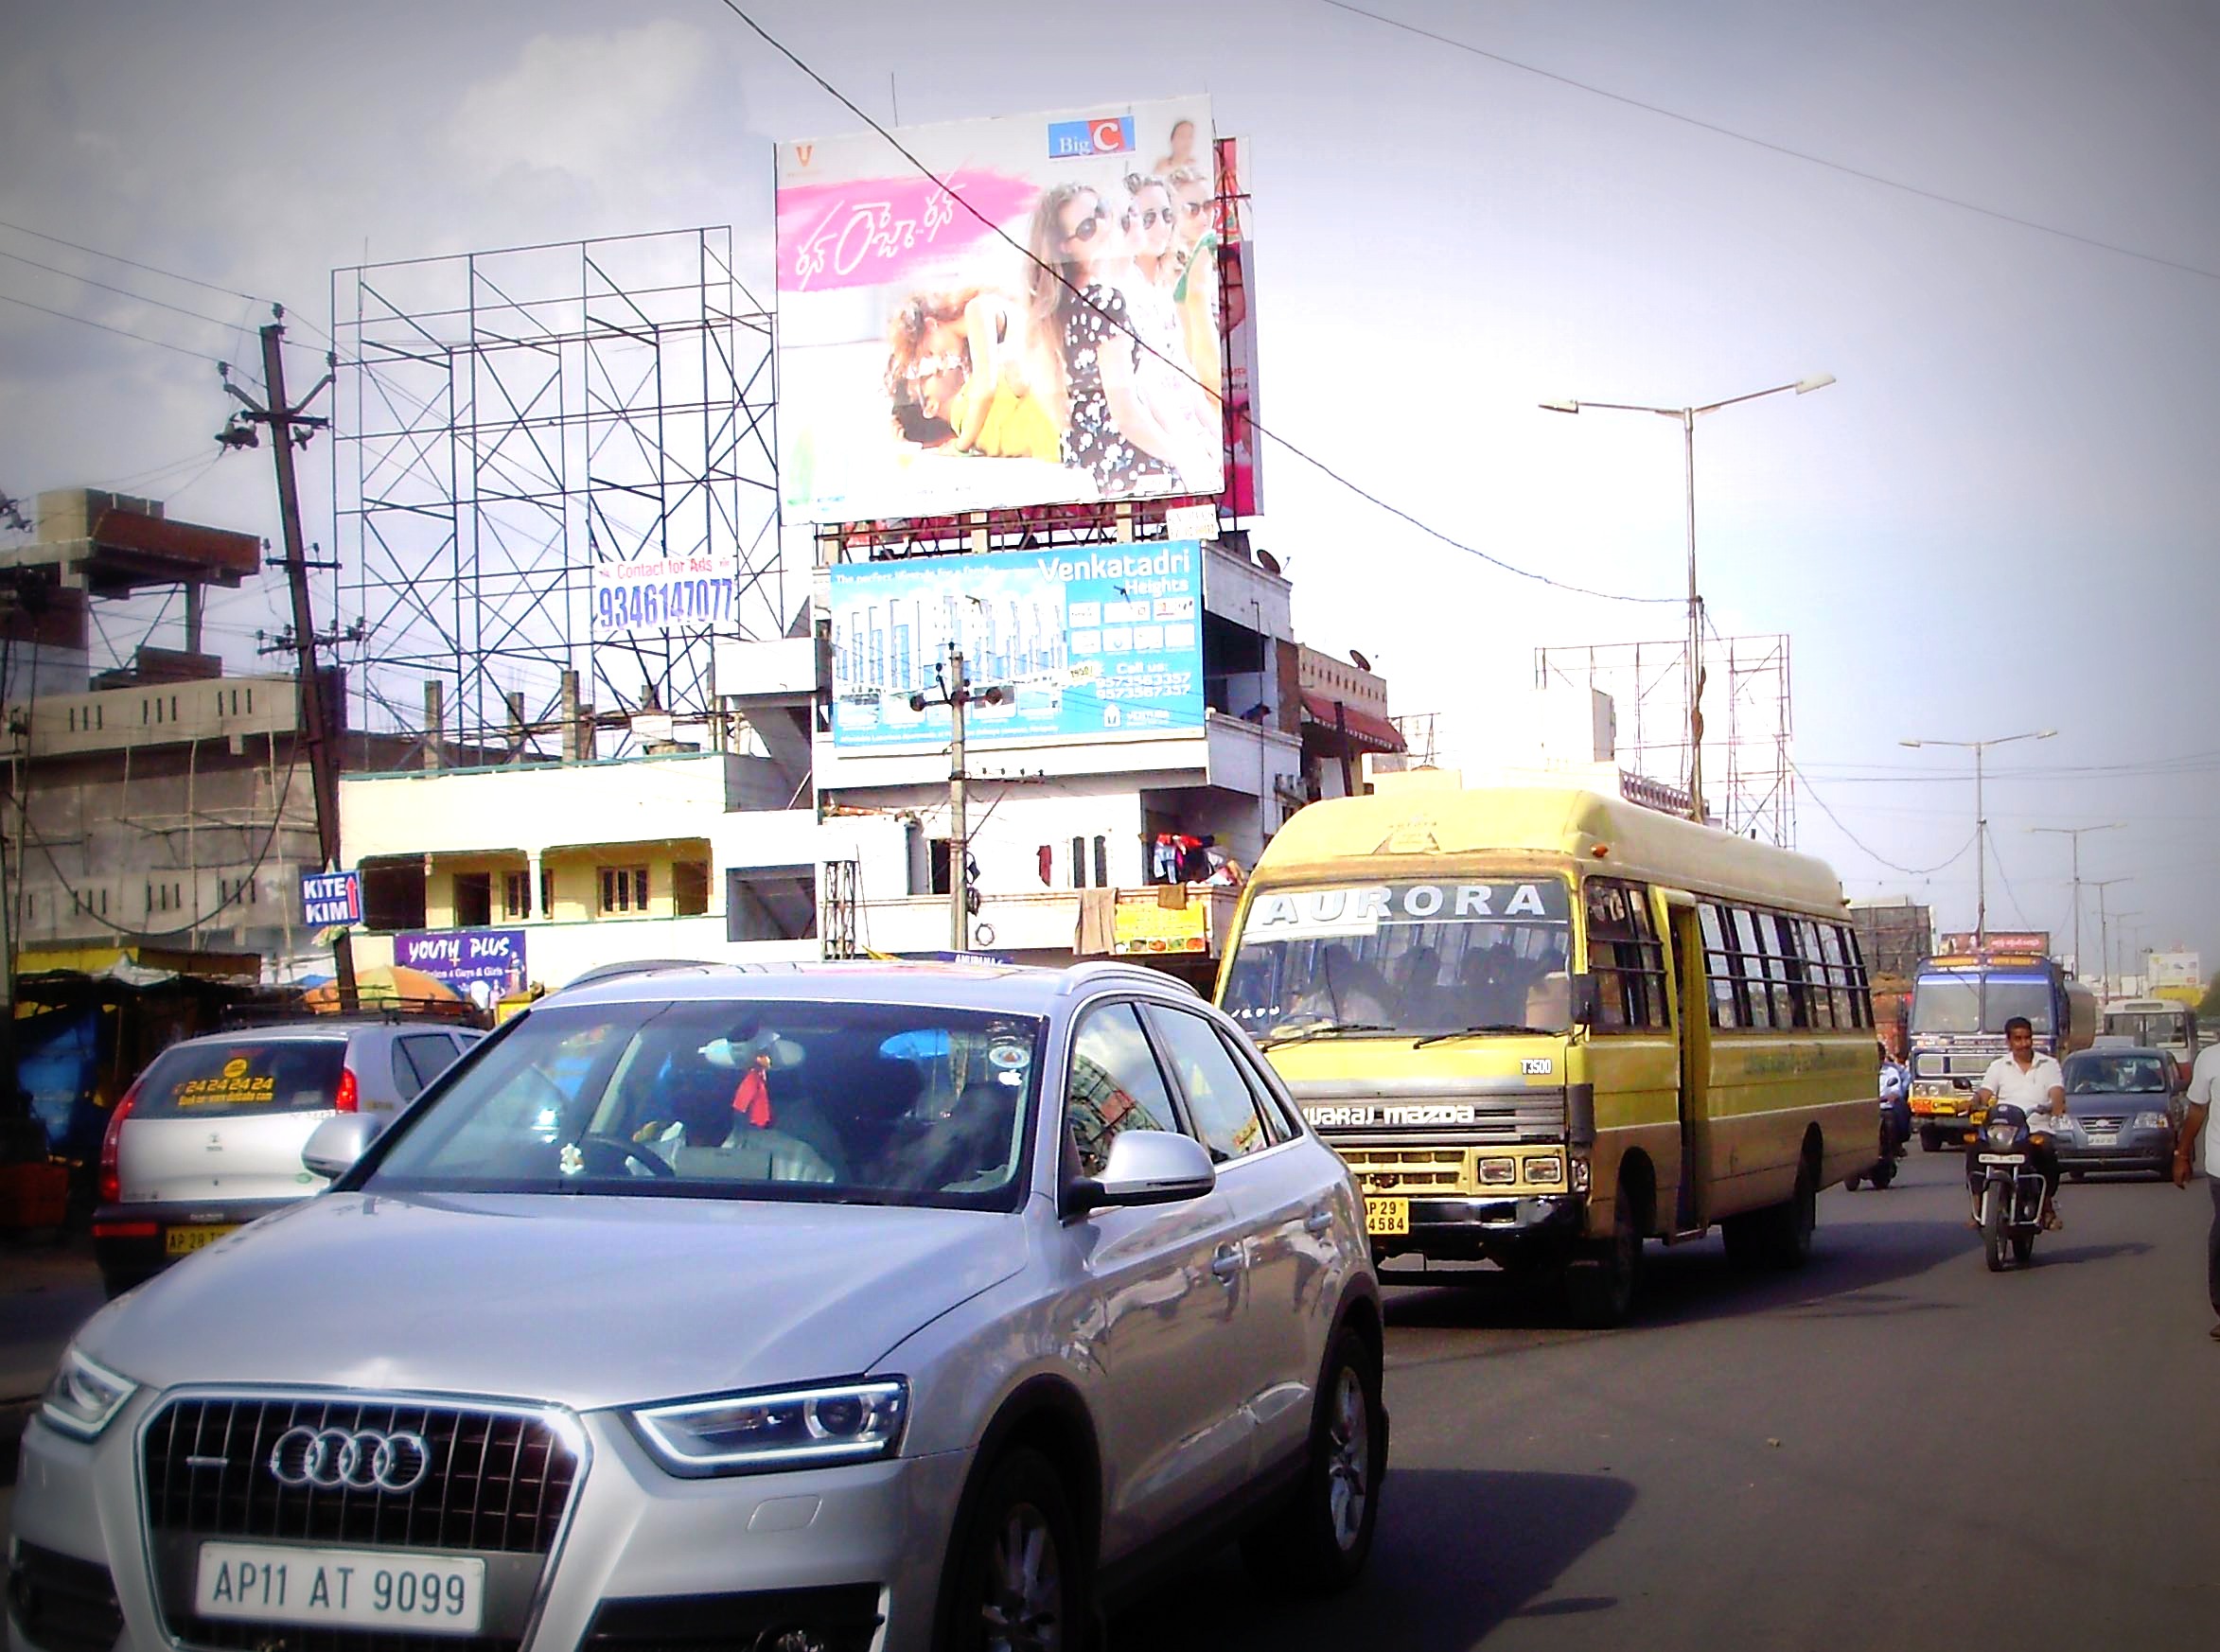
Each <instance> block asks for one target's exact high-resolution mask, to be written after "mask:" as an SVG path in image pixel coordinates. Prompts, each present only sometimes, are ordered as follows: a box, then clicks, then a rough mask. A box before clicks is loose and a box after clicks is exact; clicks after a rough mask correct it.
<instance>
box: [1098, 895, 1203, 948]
mask: <svg viewBox="0 0 2220 1652" xmlns="http://www.w3.org/2000/svg"><path fill="white" fill-rule="evenodd" d="M1110 946H1111V950H1112V951H1113V952H1115V953H1116V954H1118V956H1119V957H1120V958H1148V957H1152V956H1154V955H1157V954H1161V953H1181V952H1189V953H1193V952H1208V951H1209V950H1210V903H1209V902H1208V901H1207V900H1206V899H1196V900H1191V901H1189V902H1187V903H1185V904H1184V905H1178V906H1167V905H1162V904H1161V903H1160V902H1157V901H1154V900H1144V901H1120V902H1119V903H1118V908H1117V910H1116V911H1115V912H1113V913H1112V914H1111V918H1110Z"/></svg>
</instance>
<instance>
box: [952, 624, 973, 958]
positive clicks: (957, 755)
mask: <svg viewBox="0 0 2220 1652" xmlns="http://www.w3.org/2000/svg"><path fill="white" fill-rule="evenodd" d="M946 691H947V694H948V945H949V946H950V948H951V949H953V950H954V951H956V952H959V953H965V952H969V951H970V950H971V842H970V836H971V833H970V829H969V823H968V822H967V821H966V819H965V817H964V804H965V801H966V800H965V798H964V795H963V781H964V774H963V702H964V699H965V697H966V695H965V692H964V682H963V650H962V649H960V648H956V647H951V648H950V649H949V650H948V681H947V684H946Z"/></svg>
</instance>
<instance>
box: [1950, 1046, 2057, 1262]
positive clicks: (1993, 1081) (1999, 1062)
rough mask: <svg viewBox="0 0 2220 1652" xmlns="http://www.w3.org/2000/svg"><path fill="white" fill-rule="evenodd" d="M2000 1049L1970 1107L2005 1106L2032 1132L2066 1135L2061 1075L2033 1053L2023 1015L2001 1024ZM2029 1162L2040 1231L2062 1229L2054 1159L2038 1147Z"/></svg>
mask: <svg viewBox="0 0 2220 1652" xmlns="http://www.w3.org/2000/svg"><path fill="white" fill-rule="evenodd" d="M2004 1043H2005V1045H2006V1046H2007V1047H2008V1052H2009V1053H2007V1054H2004V1055H2000V1056H1999V1057H1998V1058H1997V1059H1996V1060H1995V1061H1993V1062H1991V1063H1989V1070H1988V1071H1987V1072H1985V1073H1983V1074H1982V1079H1981V1087H1980V1088H1979V1089H1977V1090H1976V1091H1974V1093H1973V1104H1974V1107H1975V1108H1976V1109H1977V1110H1978V1109H1981V1108H1983V1107H1986V1106H1987V1105H1988V1104H1989V1103H1990V1102H1992V1101H2008V1102H2010V1103H2011V1104H2012V1105H2013V1106H2015V1107H2017V1108H2019V1109H2020V1110H2021V1111H2022V1112H2024V1113H2025V1114H2026V1115H2027V1127H2028V1129H2030V1130H2031V1131H2048V1132H2050V1133H2051V1134H2053V1135H2056V1134H2058V1133H2059V1132H2061V1131H2065V1130H2070V1129H2071V1128H2072V1116H2071V1115H2070V1113H2068V1111H2067V1108H2066V1074H2065V1071H2064V1069H2062V1068H2061V1067H2060V1066H2059V1065H2058V1063H2057V1061H2056V1060H2055V1059H2054V1058H2053V1057H2051V1056H2047V1055H2039V1054H2037V1053H2036V1051H2035V1027H2034V1024H2033V1023H2031V1022H2030V1021H2029V1020H2028V1018H2027V1017H2026V1016H2024V1015H2015V1016H2013V1017H2012V1019H2011V1020H2009V1021H2007V1022H2005V1023H2004ZM2028 1156H2029V1157H2030V1158H2031V1159H2033V1160H2034V1161H2035V1169H2038V1170H2040V1171H2041V1172H2042V1177H2043V1189H2044V1200H2043V1225H2044V1226H2045V1227H2047V1228H2052V1229H2063V1228H2064V1227H2065V1225H2066V1223H2065V1221H2064V1220H2063V1219H2062V1218H2061V1217H2060V1216H2059V1215H2058V1155H2057V1153H2056V1151H2053V1149H2052V1148H2050V1147H2048V1146H2042V1147H2035V1148H2031V1149H2030V1151H2029V1155H2028Z"/></svg>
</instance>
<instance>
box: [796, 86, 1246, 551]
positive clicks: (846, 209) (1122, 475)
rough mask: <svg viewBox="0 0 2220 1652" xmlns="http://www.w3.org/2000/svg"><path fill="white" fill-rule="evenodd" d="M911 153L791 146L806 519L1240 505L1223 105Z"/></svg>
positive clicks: (934, 142)
mask: <svg viewBox="0 0 2220 1652" xmlns="http://www.w3.org/2000/svg"><path fill="white" fill-rule="evenodd" d="M896 135H897V137H898V138H899V139H900V140H901V143H902V145H903V147H904V148H906V149H908V151H909V152H910V153H911V154H912V155H914V156H916V157H917V159H918V160H919V161H920V162H921V163H923V165H924V167H925V168H926V170H927V171H929V172H930V174H931V176H929V177H928V176H925V174H924V173H921V172H919V171H918V170H917V169H916V168H915V167H911V166H910V165H909V163H908V162H907V161H906V160H905V159H904V158H903V157H902V156H901V155H900V154H898V153H896V152H895V151H894V150H893V149H891V148H890V146H889V145H888V144H887V143H886V141H885V140H884V139H883V138H880V137H879V136H878V135H877V134H875V133H864V134H858V135H852V136H846V137H837V138H820V139H818V140H815V141H813V142H799V143H784V144H782V145H780V146H779V154H778V289H779V449H780V451H779V483H780V488H781V497H782V505H783V508H784V514H785V519H786V520H787V521H789V522H804V521H810V522H844V521H857V520H864V519H869V518H883V517H934V516H945V515H949V514H952V513H959V512H963V511H973V510H992V509H1008V508H1015V507H1026V506H1033V505H1048V504H1066V503H1076V502H1084V501H1098V500H1120V499H1160V498H1167V497H1175V496H1180V495H1190V494H1216V493H1218V492H1220V491H1221V490H1222V489H1223V488H1224V487H1225V481H1226V478H1225V439H1226V424H1225V419H1224V417H1223V415H1222V413H1221V411H1220V407H1219V403H1218V400H1217V399H1216V397H1217V393H1218V392H1219V391H1220V390H1221V389H1222V388H1224V385H1223V380H1224V378H1225V370H1224V360H1225V352H1224V344H1223V342H1222V341H1223V338H1224V332H1223V329H1224V328H1225V325H1226V317H1225V313H1224V307H1223V304H1222V293H1223V285H1222V278H1221V273H1220V267H1219V266H1220V256H1219V254H1220V248H1221V246H1222V245H1223V244H1224V242H1225V237H1224V236H1223V235H1222V233H1221V226H1220V219H1221V217H1222V214H1223V208H1222V203H1221V200H1220V188H1219V181H1218V157H1219V149H1218V146H1217V144H1216V141H1215V138H1214V134H1213V132H1212V130H1211V124H1210V103H1209V99H1208V98H1207V97H1181V98H1172V99H1167V100H1164V101H1161V102H1154V103H1135V104H1128V105H1124V106H1122V107H1119V108H1114V109H1113V108H1104V109H1094V110H1085V111H1079V112H1074V113H1069V114H1038V115H1027V116H1013V117H1011V118H1007V119H998V120H981V121H962V122H957V123H952V124H949V125H943V126H928V127H905V128H902V129H899V130H898V132H897V133H896ZM1244 430H1245V426H1244Z"/></svg>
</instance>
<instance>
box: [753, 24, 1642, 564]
mask: <svg viewBox="0 0 2220 1652" xmlns="http://www.w3.org/2000/svg"><path fill="white" fill-rule="evenodd" d="M721 3H722V4H723V6H724V8H725V9H726V10H728V11H730V12H731V14H732V15H733V16H734V17H737V18H738V19H739V20H740V21H741V22H742V23H744V24H746V25H747V26H749V28H750V29H752V30H753V31H754V32H755V34H756V36H757V37H758V38H759V39H761V40H762V41H763V43H764V44H766V45H767V46H769V47H770V48H771V49H772V50H773V51H775V52H777V53H778V54H779V55H780V56H781V57H783V58H784V59H785V60H786V61H787V62H790V63H792V64H793V65H794V66H795V67H796V68H797V69H799V70H801V71H802V74H803V75H805V76H807V77H808V78H809V79H811V80H813V81H815V82H816V83H817V85H818V87H819V90H821V91H823V92H824V93H825V94H826V95H827V96H829V97H832V98H833V99H834V100H835V101H837V103H839V105H840V106H841V107H842V108H843V109H845V110H847V111H848V113H849V114H853V115H855V118H856V119H858V120H860V121H862V122H863V123H864V125H866V126H868V127H870V128H871V130H872V132H875V133H877V134H878V135H879V136H880V137H881V138H883V139H885V140H886V142H887V144H888V146H889V147H890V148H891V149H893V150H894V152H895V153H896V154H898V155H900V156H901V157H902V158H903V159H904V160H905V161H907V162H908V163H909V164H910V166H911V167H914V168H916V170H917V172H918V173H919V175H920V176H922V177H924V178H926V179H928V180H930V181H931V182H932V183H934V184H937V185H940V186H941V187H942V188H943V190H945V191H946V193H947V197H948V199H949V200H950V201H951V202H954V204H955V205H956V206H957V207H959V208H960V209H961V210H962V211H963V212H964V213H965V214H966V215H968V216H969V217H971V218H974V219H976V220H978V222H979V223H980V224H981V225H983V226H984V227H985V228H986V229H987V231H988V232H989V233H990V234H992V235H993V236H995V238H996V239H998V240H1000V241H1001V242H1002V243H1003V244H1004V245H1005V246H1007V247H1009V248H1010V249H1011V250H1012V251H1013V252H1014V253H1016V254H1017V255H1019V256H1020V257H1022V258H1023V259H1024V260H1025V261H1026V262H1027V263H1028V264H1030V265H1031V266H1032V267H1033V268H1035V269H1037V270H1039V271H1041V272H1043V273H1045V274H1047V275H1048V276H1049V277H1050V278H1051V279H1053V280H1054V281H1055V282H1056V284H1057V285H1058V286H1060V287H1062V288H1063V289H1064V290H1065V291H1066V292H1068V293H1069V294H1070V295H1071V296H1072V297H1073V298H1074V299H1075V300H1077V301H1078V302H1079V303H1080V304H1083V305H1084V306H1085V307H1086V308H1088V309H1090V310H1093V311H1094V312H1095V314H1096V315H1098V316H1100V317H1101V319H1102V322H1103V324H1104V325H1106V326H1109V327H1111V328H1112V329H1114V330H1115V331H1117V332H1119V333H1120V334H1122V335H1124V336H1125V337H1126V338H1128V339H1131V340H1132V341H1133V343H1134V345H1135V347H1136V349H1139V350H1144V351H1146V352H1147V353H1148V354H1149V355H1150V356H1151V357H1152V358H1154V360H1157V361H1160V362H1162V363H1163V364H1164V365H1165V366H1167V367H1170V368H1171V369H1172V371H1173V372H1175V373H1177V374H1179V375H1180V377H1182V378H1185V379H1187V380H1188V382H1189V383H1190V384H1193V385H1194V386H1196V387H1197V388H1198V389H1200V390H1201V391H1202V392H1203V393H1204V394H1205V395H1208V396H1210V397H1211V399H1212V400H1214V401H1216V402H1218V403H1219V404H1220V406H1221V407H1223V406H1224V404H1225V396H1224V395H1223V393H1221V392H1216V391H1212V390H1211V389H1210V387H1209V386H1208V385H1207V384H1205V383H1204V382H1203V381H1202V379H1201V378H1197V377H1196V375H1195V372H1194V369H1193V368H1192V367H1191V366H1190V365H1189V363H1187V362H1185V361H1178V360H1173V359H1172V357H1170V356H1167V355H1165V354H1164V353H1163V352H1162V351H1160V350H1158V349H1157V348H1156V347H1155V346H1154V344H1151V343H1149V342H1148V341H1147V340H1146V339H1144V338H1142V337H1141V336H1140V334H1139V333H1137V332H1136V331H1135V330H1134V328H1133V325H1132V324H1130V323H1128V322H1121V321H1119V319H1118V318H1116V317H1115V316H1112V315H1111V314H1110V313H1109V312H1108V311H1107V310H1105V309H1103V308H1102V307H1101V306H1100V305H1098V304H1096V303H1095V302H1094V301H1093V300H1092V299H1090V298H1088V297H1087V295H1086V294H1085V293H1084V292H1083V291H1081V290H1080V289H1079V288H1077V287H1075V286H1074V285H1072V282H1071V280H1070V278H1069V277H1068V276H1066V274H1065V273H1064V272H1063V271H1062V270H1059V269H1056V268H1054V267H1053V266H1051V265H1049V264H1048V263H1047V262H1046V261H1045V260H1043V259H1041V258H1038V257H1036V256H1034V255H1033V252H1032V250H1031V248H1030V247H1026V246H1022V245H1020V244H1019V243H1018V242H1017V241H1016V240H1015V239H1014V238H1013V237H1012V236H1011V235H1010V233H1009V231H1007V230H1005V229H1004V228H1003V227H1002V226H1001V225H1000V224H998V223H996V222H995V221H994V220H992V219H990V218H988V217H987V215H986V214H985V213H983V212H981V211H980V210H979V209H978V207H976V206H974V205H973V204H972V203H971V202H970V201H969V200H967V199H966V198H965V196H964V195H963V193H962V192H961V191H960V190H958V189H955V188H953V187H951V186H950V185H949V184H948V182H947V180H946V179H944V178H943V177H941V175H940V174H939V173H937V172H935V171H934V170H933V169H932V168H931V167H928V166H926V165H925V162H923V161H922V160H920V159H918V157H917V156H916V155H915V154H913V153H911V152H910V150H909V149H908V148H907V146H905V145H904V144H903V142H902V140H901V139H900V138H898V137H896V136H895V135H894V134H893V133H892V132H890V131H888V130H887V128H885V127H884V126H882V125H880V124H879V123H878V121H876V120H874V119H873V118H872V116H871V115H869V114H866V113H865V112H864V111H863V110H862V109H861V108H859V107H858V106H857V105H856V103H855V100H854V99H853V98H851V97H849V96H848V95H847V94H846V93H844V92H842V91H841V90H840V89H839V88H838V87H837V86H835V85H834V84H833V83H832V82H831V81H830V80H828V79H825V78H824V77H823V76H822V75H820V74H819V73H818V72H817V71H816V70H815V69H813V68H811V67H810V66H809V65H808V64H807V63H805V62H802V59H801V58H799V57H798V56H796V55H795V53H794V51H793V49H792V48H791V47H789V46H787V45H785V44H784V43H783V42H781V41H780V40H778V39H777V38H776V37H775V36H773V35H772V34H771V33H770V31H769V30H767V29H766V28H765V27H764V26H763V25H762V24H760V23H758V22H756V21H755V19H754V18H752V17H750V16H749V14H748V13H747V12H746V11H744V10H742V9H740V6H739V5H738V3H737V0H721ZM1248 423H1249V428H1250V429H1251V430H1253V431H1256V432H1257V434H1258V435H1260V436H1261V437H1263V438H1264V439H1265V440H1266V441H1268V442H1270V443H1272V445H1273V446H1274V447H1276V448H1280V449H1281V450H1283V451H1285V452H1287V453H1289V454H1292V455H1293V456H1294V457H1295V458H1297V459H1299V460H1301V461H1302V462H1303V463H1304V464H1305V465H1308V466H1311V468H1312V469H1313V470H1315V471H1317V472H1318V473H1319V474H1320V475H1321V476H1324V477H1325V478H1327V480H1329V481H1330V482H1332V483H1336V484H1337V485H1339V486H1340V487H1342V488H1345V489H1347V490H1348V492H1350V493H1352V494H1354V495H1355V496H1356V497H1357V498H1359V499H1361V500H1363V501H1365V503H1367V504H1369V505H1372V506H1373V507H1375V508H1376V509H1378V510H1382V511H1384V512H1386V513H1387V514H1388V515H1389V516H1391V517H1394V518H1396V519H1397V520H1399V521H1401V522H1404V523H1406V524H1408V525H1409V526H1411V527H1414V528H1416V529H1418V532H1420V533H1421V534H1424V535H1425V536H1428V537H1429V538H1432V539H1436V540H1439V541H1440V542H1441V543H1442V544H1444V545H1447V546H1449V547H1450V548H1451V549H1452V550H1454V551H1461V552H1463V553H1464V554H1466V555H1468V556H1473V557H1477V558H1478V559H1479V560H1481V561H1482V562H1485V563H1487V564H1488V565H1489V567H1491V568H1495V569H1498V570H1500V571H1503V572H1505V573H1510V574H1515V575H1517V576H1518V577H1519V578H1521V579H1527V580H1532V581H1533V582H1534V583H1535V584H1537V585H1545V586H1548V587H1550V588H1551V589H1554V590H1561V591H1565V592H1568V593H1570V594H1571V595H1574V596H1585V597H1595V598H1596V599H1598V600H1599V601H1603V602H1613V603H1667V604H1677V603H1679V602H1681V601H1682V600H1683V599H1682V598H1680V597H1675V596H1631V595H1629V594H1628V593H1626V592H1624V591H1612V590H1596V589H1593V588H1591V587H1588V586H1581V585H1571V584H1568V583H1566V582H1565V581H1563V580H1561V579H1552V578H1551V577H1550V576H1549V575H1548V574H1546V573H1540V572H1537V571H1535V570H1533V569H1531V568H1521V567H1520V566H1519V565H1518V564H1516V563H1514V562H1506V561H1505V560H1504V559H1503V558H1502V557H1500V556H1495V555H1491V554H1489V553H1488V552H1486V551H1483V550H1481V549H1480V548H1479V547H1478V546H1476V545H1468V544H1466V543H1465V542H1464V541H1463V540H1462V539H1459V538H1456V537H1455V536H1453V535H1450V534H1447V533H1444V532H1443V531H1442V530H1441V529H1439V528H1436V527H1435V526H1434V525H1433V524H1432V523H1430V522H1427V521H1424V520H1422V519H1421V518H1418V517H1417V516H1414V515H1413V514H1412V513H1411V512H1409V511H1407V510H1404V509H1403V508H1402V507H1401V505H1398V504H1393V503H1391V502H1389V501H1387V500H1384V499H1383V498H1381V497H1380V495H1378V494H1376V493H1374V492H1372V491H1371V490H1370V489H1369V488H1366V487H1365V486H1363V485H1362V484H1361V483H1357V482H1354V481H1352V480H1351V479H1350V478H1348V477H1347V476H1344V475H1343V474H1342V473H1341V472H1340V471H1338V470H1336V469H1334V468H1333V466H1330V465H1329V464H1327V463H1326V461H1325V460H1323V459H1320V458H1318V457H1317V456H1316V455H1314V454H1313V453H1311V452H1309V451H1308V450H1307V449H1305V448H1301V447H1298V446H1297V445H1296V444H1295V443H1294V442H1292V441H1290V440H1289V439H1288V438H1287V437H1285V436H1283V435H1281V434H1280V433H1279V432H1278V431H1273V430H1267V429H1266V428H1265V427H1264V426H1263V425H1260V424H1259V423H1258V422H1257V421H1256V419H1255V418H1253V417H1252V418H1250V419H1249V421H1248Z"/></svg>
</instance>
